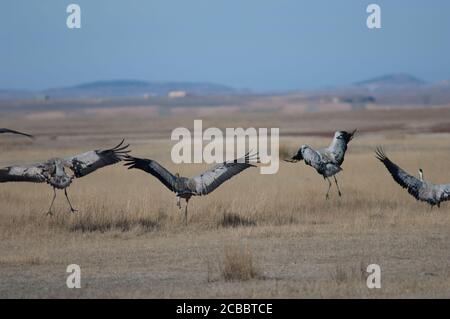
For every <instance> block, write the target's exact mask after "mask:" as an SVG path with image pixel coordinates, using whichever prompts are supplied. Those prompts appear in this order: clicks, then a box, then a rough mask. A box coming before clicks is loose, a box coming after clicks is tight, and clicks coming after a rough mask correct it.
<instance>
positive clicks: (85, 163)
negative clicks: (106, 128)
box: [64, 140, 130, 177]
mask: <svg viewBox="0 0 450 319" xmlns="http://www.w3.org/2000/svg"><path fill="white" fill-rule="evenodd" d="M123 142H124V140H122V142H120V143H119V144H118V145H117V146H116V147H114V148H111V149H107V150H95V151H89V152H86V153H82V154H78V155H75V156H72V157H69V158H66V159H64V163H65V165H66V166H67V167H69V168H70V169H71V170H72V171H73V172H74V175H75V177H82V176H86V175H87V174H89V173H92V172H93V171H95V170H97V169H99V168H102V167H105V166H108V165H112V164H115V163H117V162H120V161H121V160H123V159H124V158H125V155H126V154H128V153H129V152H130V151H129V150H127V147H128V146H129V144H127V145H123Z"/></svg>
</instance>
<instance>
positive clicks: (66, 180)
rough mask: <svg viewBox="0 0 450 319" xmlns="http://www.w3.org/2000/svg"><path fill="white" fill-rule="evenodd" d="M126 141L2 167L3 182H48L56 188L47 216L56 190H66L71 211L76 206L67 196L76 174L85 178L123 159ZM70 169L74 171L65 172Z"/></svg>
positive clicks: (0, 177) (74, 210)
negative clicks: (70, 155) (39, 161)
mask: <svg viewBox="0 0 450 319" xmlns="http://www.w3.org/2000/svg"><path fill="white" fill-rule="evenodd" d="M123 143H124V140H122V142H120V144H119V145H117V146H116V147H114V148H111V149H107V150H94V151H89V152H86V153H82V154H78V155H75V156H72V157H68V158H52V159H49V160H48V161H46V162H43V163H36V164H32V165H15V166H9V167H5V168H2V169H0V183H5V182H34V183H44V182H45V183H47V184H49V185H50V186H52V187H53V199H52V202H51V204H50V208H49V209H48V212H47V215H52V207H53V203H54V201H55V198H56V189H60V190H64V195H65V196H66V199H67V202H68V203H69V206H70V211H71V212H72V213H74V212H76V211H77V210H76V209H74V208H73V206H72V204H71V203H70V200H69V197H68V195H67V188H68V187H69V186H70V184H71V183H72V181H73V179H74V178H76V177H83V176H86V175H87V174H89V173H92V172H93V171H95V170H97V169H99V168H102V167H104V166H108V165H112V164H115V163H117V162H120V161H121V160H122V159H123V158H124V156H125V155H126V154H127V153H128V152H129V151H128V150H127V148H128V146H129V145H123ZM66 168H68V169H70V171H71V173H72V174H68V173H67V172H66V170H65V169H66Z"/></svg>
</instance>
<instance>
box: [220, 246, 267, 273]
mask: <svg viewBox="0 0 450 319" xmlns="http://www.w3.org/2000/svg"><path fill="white" fill-rule="evenodd" d="M222 262H223V264H222V268H221V270H222V276H223V279H225V281H247V280H251V279H255V278H262V276H261V274H260V271H259V269H258V268H257V267H256V265H255V260H254V258H253V254H252V252H251V250H250V249H249V247H248V246H245V247H244V246H240V245H227V246H225V248H224V257H223V260H222Z"/></svg>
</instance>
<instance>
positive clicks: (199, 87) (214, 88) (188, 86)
mask: <svg viewBox="0 0 450 319" xmlns="http://www.w3.org/2000/svg"><path fill="white" fill-rule="evenodd" d="M171 91H185V92H186V93H187V94H188V95H191V96H192V95H194V96H195V95H201V96H205V95H206V96H209V95H228V94H233V93H238V92H239V91H237V90H235V89H233V88H231V87H228V86H225V85H221V84H216V83H209V82H145V81H137V80H112V81H97V82H88V83H82V84H79V85H76V86H72V87H61V88H51V89H46V90H42V91H25V90H0V100H20V99H84V98H115V97H123V98H129V97H151V96H158V97H163V96H167V95H168V94H169V92H171Z"/></svg>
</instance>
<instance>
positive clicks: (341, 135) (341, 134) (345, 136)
mask: <svg viewBox="0 0 450 319" xmlns="http://www.w3.org/2000/svg"><path fill="white" fill-rule="evenodd" d="M355 133H356V130H353V132H351V133H348V132H346V131H337V132H336V133H334V138H335V139H338V140H344V141H345V143H348V142H350V141H351V140H352V138H353V135H355Z"/></svg>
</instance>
